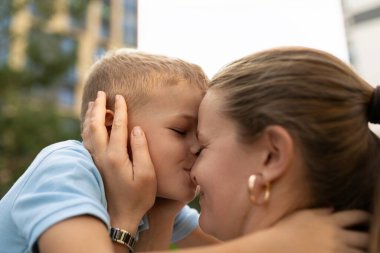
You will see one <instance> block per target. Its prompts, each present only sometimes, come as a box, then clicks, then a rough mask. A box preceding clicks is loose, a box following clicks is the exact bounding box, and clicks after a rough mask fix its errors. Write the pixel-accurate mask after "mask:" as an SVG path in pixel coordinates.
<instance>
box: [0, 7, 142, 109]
mask: <svg viewBox="0 0 380 253" xmlns="http://www.w3.org/2000/svg"><path fill="white" fill-rule="evenodd" d="M52 3H53V8H52V14H51V15H49V16H48V21H47V22H45V23H44V28H43V29H44V32H46V33H51V34H55V35H56V34H59V35H61V36H62V38H63V39H62V41H61V42H60V43H61V45H60V46H61V49H62V50H63V51H65V50H67V51H70V50H72V49H73V48H74V47H76V48H77V51H76V57H77V60H76V64H75V66H72V68H70V69H69V70H68V72H67V73H66V75H65V80H64V81H63V82H61V83H60V84H59V85H58V87H56V88H55V91H53V93H54V94H53V95H54V96H57V100H58V103H60V105H62V106H63V107H66V108H69V109H73V110H74V111H75V112H76V113H78V112H79V110H80V100H81V96H82V89H83V86H82V85H83V78H84V75H85V73H86V71H87V70H88V68H89V67H90V65H91V64H92V63H93V62H94V60H95V59H96V58H97V57H99V56H100V55H102V54H104V53H105V52H106V51H107V50H108V49H112V48H118V47H131V48H136V47H137V0H90V1H80V0H78V1H70V0H55V1H52ZM75 4H82V5H83V6H85V7H84V8H85V9H84V11H83V13H82V16H81V17H74V16H75V13H72V12H71V11H70V5H75ZM12 8H13V10H14V12H13V14H12V16H11V18H10V21H9V32H10V33H9V34H10V36H9V38H10V39H9V40H7V45H6V46H7V47H8V53H7V54H6V55H5V54H0V55H1V56H0V57H2V58H3V59H8V64H9V66H10V67H11V68H12V69H15V70H21V69H23V68H24V67H25V66H26V64H27V62H28V59H27V47H28V42H29V39H30V32H31V30H30V29H31V25H32V24H33V22H38V20H39V19H41V17H40V16H39V15H40V13H38V12H37V9H38V8H41V6H37V2H36V1H32V0H12ZM79 15H81V14H79ZM46 50H49V49H48V48H46Z"/></svg>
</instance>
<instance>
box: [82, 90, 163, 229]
mask: <svg viewBox="0 0 380 253" xmlns="http://www.w3.org/2000/svg"><path fill="white" fill-rule="evenodd" d="M105 116H106V95H105V93H104V92H102V91H99V92H98V96H97V98H96V100H95V101H94V102H90V104H89V108H88V110H87V112H86V116H85V120H84V123H83V131H82V138H83V143H84V146H85V147H86V148H87V149H88V151H89V152H90V153H91V155H92V158H93V160H94V162H95V164H96V166H97V168H98V170H99V171H100V173H101V175H102V178H103V181H104V184H105V190H106V196H107V202H108V212H109V214H110V216H111V224H112V226H117V227H120V228H124V226H128V227H130V226H132V227H136V229H137V226H138V224H139V222H140V220H141V218H142V216H143V215H144V214H145V213H146V212H147V211H148V210H149V209H150V208H151V207H152V206H153V204H154V201H155V197H156V191H157V182H156V175H155V171H154V167H153V163H152V160H151V158H150V155H149V151H148V144H147V141H146V137H145V135H144V132H143V131H142V129H141V128H140V127H134V128H133V130H132V133H131V149H132V155H133V159H130V157H129V155H128V148H127V147H128V127H127V125H128V114H127V105H126V102H125V100H124V97H123V96H121V95H117V96H116V97H115V113H114V120H113V125H112V130H111V133H110V135H109V134H108V132H107V129H106V126H105ZM132 160H133V162H132ZM131 222H132V223H133V224H130V223H131ZM124 229H125V228H124Z"/></svg>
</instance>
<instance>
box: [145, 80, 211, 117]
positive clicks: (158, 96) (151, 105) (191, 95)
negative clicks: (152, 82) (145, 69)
mask: <svg viewBox="0 0 380 253" xmlns="http://www.w3.org/2000/svg"><path fill="white" fill-rule="evenodd" d="M204 94H205V92H204V91H203V90H201V89H200V88H198V87H194V86H192V85H167V86H162V87H160V88H157V89H152V90H151V92H150V95H148V99H147V103H146V106H145V107H146V109H148V111H151V112H155V113H163V112H171V113H173V114H176V115H178V116H180V117H182V118H185V119H189V118H197V115H198V108H199V105H200V102H201V100H202V98H203V96H204Z"/></svg>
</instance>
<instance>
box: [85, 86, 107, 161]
mask: <svg viewBox="0 0 380 253" xmlns="http://www.w3.org/2000/svg"><path fill="white" fill-rule="evenodd" d="M105 117H106V94H105V93H104V92H103V91H98V96H97V98H96V100H95V102H94V105H93V107H92V110H91V113H90V115H89V118H90V124H89V127H90V131H91V133H92V134H93V135H94V136H89V138H91V140H92V145H93V150H94V152H95V153H96V154H103V153H104V150H106V148H107V143H108V133H107V128H106V126H105Z"/></svg>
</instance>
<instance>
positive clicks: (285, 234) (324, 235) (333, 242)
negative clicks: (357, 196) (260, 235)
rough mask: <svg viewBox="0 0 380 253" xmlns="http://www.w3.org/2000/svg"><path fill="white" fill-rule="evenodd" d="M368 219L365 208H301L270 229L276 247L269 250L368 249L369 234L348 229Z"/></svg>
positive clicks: (327, 252)
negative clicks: (333, 209)
mask: <svg viewBox="0 0 380 253" xmlns="http://www.w3.org/2000/svg"><path fill="white" fill-rule="evenodd" d="M369 219H370V217H369V214H368V213H366V212H364V211H355V210H352V211H341V212H337V213H332V212H331V210H328V209H320V210H304V211H298V212H296V213H294V214H292V215H291V216H289V217H287V218H285V219H283V220H281V221H280V222H279V223H277V224H276V225H274V226H273V227H272V228H270V229H268V230H267V232H269V233H272V236H269V234H268V236H267V238H268V239H269V238H270V237H272V239H269V240H272V241H273V245H272V246H273V249H274V250H273V251H270V252H292V253H297V252H300V253H303V252H308V253H313V252H316V253H317V252H319V253H320V252H323V253H330V252H331V253H338V252H341V253H350V252H352V253H355V252H356V253H359V252H367V248H368V243H369V234H368V233H365V232H358V231H353V230H349V229H347V228H348V227H352V226H354V225H360V224H368V223H369ZM276 247H277V250H275V249H276Z"/></svg>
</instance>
